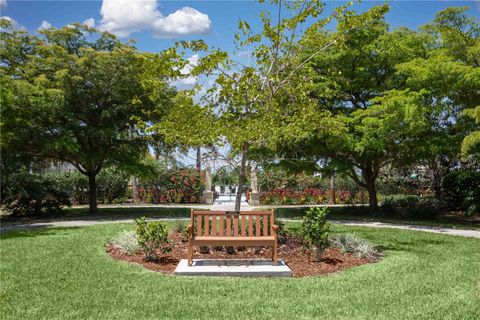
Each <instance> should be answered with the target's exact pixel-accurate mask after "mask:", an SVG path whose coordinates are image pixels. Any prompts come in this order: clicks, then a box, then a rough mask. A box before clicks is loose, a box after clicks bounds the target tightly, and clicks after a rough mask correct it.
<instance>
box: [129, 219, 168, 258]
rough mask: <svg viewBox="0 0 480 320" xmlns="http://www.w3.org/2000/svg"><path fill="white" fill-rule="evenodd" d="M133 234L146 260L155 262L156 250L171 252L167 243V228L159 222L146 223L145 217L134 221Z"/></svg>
mask: <svg viewBox="0 0 480 320" xmlns="http://www.w3.org/2000/svg"><path fill="white" fill-rule="evenodd" d="M135 223H136V229H135V233H136V235H137V238H138V244H139V245H140V247H141V248H142V250H143V252H144V253H145V256H146V258H147V260H149V261H153V260H157V259H158V256H157V252H156V251H157V250H160V252H161V253H167V252H170V251H171V250H172V248H171V246H170V242H169V241H168V227H167V225H166V224H164V223H162V222H159V221H150V222H147V221H146V218H145V217H141V218H137V219H135Z"/></svg>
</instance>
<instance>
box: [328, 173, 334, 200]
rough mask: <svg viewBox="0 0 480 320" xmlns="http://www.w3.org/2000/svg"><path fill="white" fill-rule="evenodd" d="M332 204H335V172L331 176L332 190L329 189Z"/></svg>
mask: <svg viewBox="0 0 480 320" xmlns="http://www.w3.org/2000/svg"><path fill="white" fill-rule="evenodd" d="M328 194H329V197H330V200H329V202H330V204H335V172H334V173H333V174H332V176H331V177H330V190H329V191H328Z"/></svg>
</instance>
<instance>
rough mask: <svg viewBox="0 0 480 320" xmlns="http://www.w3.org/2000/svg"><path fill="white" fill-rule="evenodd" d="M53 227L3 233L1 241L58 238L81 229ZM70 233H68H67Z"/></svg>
mask: <svg viewBox="0 0 480 320" xmlns="http://www.w3.org/2000/svg"><path fill="white" fill-rule="evenodd" d="M52 227H53V226H51V225H42V226H35V227H29V228H28V230H27V229H26V230H13V231H7V232H2V233H1V234H0V239H1V240H7V239H15V238H34V237H42V236H52V235H55V236H58V235H59V234H60V233H59V232H62V231H65V233H64V234H67V233H70V232H72V231H75V230H76V229H79V228H80V227H53V228H52ZM67 231H68V232H67Z"/></svg>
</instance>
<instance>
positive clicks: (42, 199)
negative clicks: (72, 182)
mask: <svg viewBox="0 0 480 320" xmlns="http://www.w3.org/2000/svg"><path fill="white" fill-rule="evenodd" d="M1 203H2V206H3V208H4V209H5V210H6V211H7V212H8V213H10V214H11V215H13V216H22V215H39V214H46V213H49V214H50V213H55V212H58V211H60V209H61V208H62V207H63V206H67V205H68V206H69V205H70V201H69V198H68V193H67V192H66V191H65V190H64V189H63V188H61V186H58V185H57V184H56V183H55V180H53V179H50V178H49V177H46V176H42V175H38V174H31V173H28V172H26V171H20V172H16V173H13V174H9V175H6V176H5V174H4V173H3V174H2V185H1Z"/></svg>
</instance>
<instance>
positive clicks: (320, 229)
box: [301, 207, 330, 261]
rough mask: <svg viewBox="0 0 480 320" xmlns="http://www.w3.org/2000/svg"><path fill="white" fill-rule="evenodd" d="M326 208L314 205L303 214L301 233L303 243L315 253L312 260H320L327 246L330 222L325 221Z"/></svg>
mask: <svg viewBox="0 0 480 320" xmlns="http://www.w3.org/2000/svg"><path fill="white" fill-rule="evenodd" d="M327 214H328V209H327V208H325V207H323V208H319V207H315V208H310V209H308V210H307V212H306V213H305V215H304V216H303V222H302V228H301V233H302V237H303V240H304V243H305V245H306V246H307V247H308V248H310V249H312V250H313V251H314V253H315V255H314V260H315V261H320V260H321V258H322V255H323V252H324V251H325V249H326V248H327V247H328V244H329V241H328V235H329V231H330V223H329V222H328V221H327Z"/></svg>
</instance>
